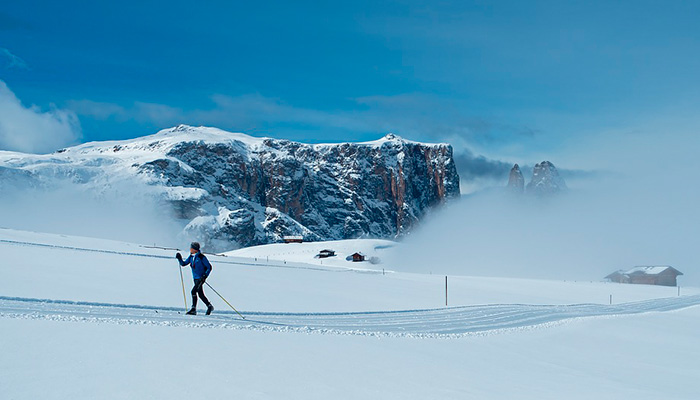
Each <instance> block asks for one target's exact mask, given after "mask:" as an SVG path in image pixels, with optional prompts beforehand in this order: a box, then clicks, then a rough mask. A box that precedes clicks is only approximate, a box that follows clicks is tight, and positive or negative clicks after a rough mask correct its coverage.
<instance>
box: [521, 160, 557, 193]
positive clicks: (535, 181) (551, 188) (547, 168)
mask: <svg viewBox="0 0 700 400" xmlns="http://www.w3.org/2000/svg"><path fill="white" fill-rule="evenodd" d="M526 190H527V193H528V194H534V195H537V196H547V195H552V194H557V193H560V192H563V191H566V190H567V187H566V183H565V182H564V178H562V177H561V175H559V171H558V170H557V168H556V167H555V166H554V164H552V163H551V162H549V161H542V162H541V163H539V164H535V168H533V170H532V180H531V181H530V183H528V184H527V187H526Z"/></svg>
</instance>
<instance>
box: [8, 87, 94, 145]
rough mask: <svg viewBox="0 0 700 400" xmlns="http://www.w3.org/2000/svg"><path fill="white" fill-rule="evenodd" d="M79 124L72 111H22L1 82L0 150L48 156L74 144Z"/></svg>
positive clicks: (25, 108) (21, 106) (28, 108)
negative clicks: (45, 154) (49, 153)
mask: <svg viewBox="0 0 700 400" xmlns="http://www.w3.org/2000/svg"><path fill="white" fill-rule="evenodd" d="M80 132H81V131H80V123H79V121H78V118H77V116H76V115H75V113H73V112H72V111H66V110H60V109H57V108H55V107H51V109H49V110H48V111H43V110H41V109H40V108H39V107H37V106H30V107H25V106H24V105H23V104H22V102H21V101H20V100H19V99H18V98H17V96H15V94H14V93H13V92H12V90H10V88H8V87H7V85H6V84H5V82H3V81H1V80H0V149H3V150H12V151H21V152H26V153H48V152H51V151H54V150H57V149H60V148H62V147H65V146H67V145H71V144H75V143H76V142H77V141H78V139H79V138H80V136H81V133H80Z"/></svg>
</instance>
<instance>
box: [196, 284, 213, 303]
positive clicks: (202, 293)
mask: <svg viewBox="0 0 700 400" xmlns="http://www.w3.org/2000/svg"><path fill="white" fill-rule="evenodd" d="M197 294H199V298H200V299H202V301H203V302H204V304H206V305H207V307H209V306H210V305H211V303H210V302H209V299H207V296H205V295H204V281H200V283H199V290H197Z"/></svg>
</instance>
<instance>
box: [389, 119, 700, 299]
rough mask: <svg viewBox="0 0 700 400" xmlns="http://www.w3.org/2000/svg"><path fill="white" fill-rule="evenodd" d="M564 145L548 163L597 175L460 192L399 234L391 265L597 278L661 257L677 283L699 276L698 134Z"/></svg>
mask: <svg viewBox="0 0 700 400" xmlns="http://www.w3.org/2000/svg"><path fill="white" fill-rule="evenodd" d="M570 148H571V149H573V151H570V152H568V153H566V152H565V151H564V152H562V153H561V154H559V155H558V156H557V159H553V160H552V161H553V162H554V163H555V165H557V166H558V167H560V168H561V167H563V168H568V167H569V166H571V167H573V168H588V169H596V170H603V171H604V172H605V173H601V174H597V175H596V176H595V177H594V178H591V179H584V180H573V181H569V182H567V183H568V184H569V186H570V190H569V191H568V192H567V193H565V194H562V195H559V196H556V197H553V198H546V199H543V198H533V197H530V196H512V195H510V194H509V193H506V192H505V190H493V189H492V190H487V191H483V192H482V193H480V194H476V195H472V196H468V197H466V196H463V197H462V199H460V200H459V201H457V202H454V203H452V204H450V205H448V206H446V207H445V208H443V209H442V210H440V211H438V212H436V213H435V214H434V215H433V216H432V217H431V218H429V219H427V220H425V221H424V223H423V224H422V226H420V227H419V228H418V229H416V230H415V231H414V232H413V233H412V234H411V235H410V236H409V237H407V238H406V239H405V245H404V246H401V248H402V249H401V253H400V254H395V255H394V259H393V260H392V264H393V265H392V266H394V265H395V266H396V269H398V270H400V271H413V272H425V273H429V272H432V273H435V274H452V275H476V276H501V277H521V278H538V279H563V280H585V281H600V280H602V279H603V278H604V277H605V276H606V275H608V274H609V273H611V272H613V271H616V270H618V269H629V268H632V267H633V266H636V265H653V264H662V265H671V266H673V267H675V268H677V269H678V270H680V271H681V272H683V273H684V274H685V275H684V276H681V277H679V284H680V285H687V284H691V285H698V284H700V267H699V266H698V264H699V261H700V260H699V258H700V257H699V256H698V253H697V250H696V249H697V240H698V238H699V237H700V224H699V223H700V212H699V211H698V209H699V205H700V188H699V187H698V185H697V180H698V178H697V172H696V168H695V166H694V161H695V158H696V152H697V150H698V149H700V140H698V138H697V137H696V135H694V134H693V133H692V132H691V133H686V134H678V133H676V134H667V133H665V134H662V133H659V131H654V132H647V133H644V132H642V133H640V132H606V133H605V134H600V135H596V136H594V137H588V139H587V140H586V141H582V142H578V143H571V144H570ZM532 161H533V162H536V161H541V160H532ZM526 179H528V180H529V177H528V176H526ZM505 184H506V182H505V181H504V182H502V185H505Z"/></svg>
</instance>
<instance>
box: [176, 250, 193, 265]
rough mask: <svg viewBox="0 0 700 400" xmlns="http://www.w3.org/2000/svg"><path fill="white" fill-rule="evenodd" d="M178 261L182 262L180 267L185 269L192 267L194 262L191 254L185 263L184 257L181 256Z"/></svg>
mask: <svg viewBox="0 0 700 400" xmlns="http://www.w3.org/2000/svg"><path fill="white" fill-rule="evenodd" d="M177 254H180V253H177ZM177 261H178V262H180V266H182V267H184V266H186V265H190V263H191V262H192V255H191V254H190V256H189V257H187V259H186V260H184V261H183V260H182V256H180V257H178V258H177Z"/></svg>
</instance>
